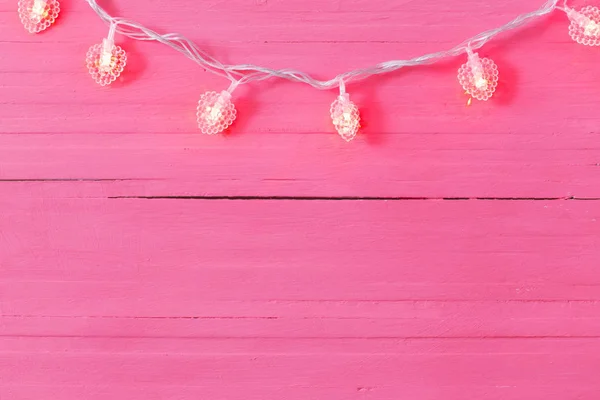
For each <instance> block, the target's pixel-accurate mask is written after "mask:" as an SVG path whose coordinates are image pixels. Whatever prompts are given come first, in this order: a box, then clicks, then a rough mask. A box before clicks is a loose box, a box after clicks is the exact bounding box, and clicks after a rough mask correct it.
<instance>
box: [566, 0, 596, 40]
mask: <svg viewBox="0 0 600 400" xmlns="http://www.w3.org/2000/svg"><path fill="white" fill-rule="evenodd" d="M567 16H568V17H569V19H570V20H571V25H569V35H571V38H572V39H573V40H574V41H576V42H577V43H579V44H583V45H586V46H600V9H598V7H593V6H587V7H584V8H582V9H581V10H579V11H575V10H573V9H572V8H567Z"/></svg>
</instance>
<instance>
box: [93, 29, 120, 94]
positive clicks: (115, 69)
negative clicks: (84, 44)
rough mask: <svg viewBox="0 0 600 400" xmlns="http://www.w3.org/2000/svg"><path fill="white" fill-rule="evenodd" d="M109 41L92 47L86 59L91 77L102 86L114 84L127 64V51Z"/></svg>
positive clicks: (105, 40)
mask: <svg viewBox="0 0 600 400" xmlns="http://www.w3.org/2000/svg"><path fill="white" fill-rule="evenodd" d="M107 40H108V39H104V42H102V43H99V44H95V45H93V46H92V47H90V49H89V50H88V52H87V55H86V59H85V61H86V65H87V68H88V71H89V73H90V75H91V76H92V78H94V80H95V81H96V82H97V83H98V84H99V85H102V86H106V85H110V84H111V83H113V82H114V81H115V80H116V79H117V78H118V77H119V76H120V75H121V73H122V72H123V69H124V68H125V65H126V64H127V53H125V50H123V49H122V48H121V47H119V46H116V45H115V44H114V43H110V42H107Z"/></svg>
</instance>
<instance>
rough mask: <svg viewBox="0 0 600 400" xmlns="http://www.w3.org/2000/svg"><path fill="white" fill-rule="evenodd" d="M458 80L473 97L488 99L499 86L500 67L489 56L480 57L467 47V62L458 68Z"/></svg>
mask: <svg viewBox="0 0 600 400" xmlns="http://www.w3.org/2000/svg"><path fill="white" fill-rule="evenodd" d="M458 81H459V82H460V84H461V85H462V87H463V89H464V90H465V92H466V94H468V95H470V96H471V98H475V99H477V100H483V101H486V100H488V99H489V98H491V97H492V95H493V94H494V92H495V91H496V87H497V86H498V67H497V66H496V64H495V63H494V62H493V61H492V60H490V59H489V58H480V57H479V54H477V53H473V51H472V50H471V48H470V47H467V62H466V63H465V64H463V65H462V66H461V67H460V69H459V70H458ZM471 98H469V102H468V104H469V105H470V104H471Z"/></svg>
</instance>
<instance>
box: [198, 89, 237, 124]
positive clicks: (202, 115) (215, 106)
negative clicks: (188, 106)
mask: <svg viewBox="0 0 600 400" xmlns="http://www.w3.org/2000/svg"><path fill="white" fill-rule="evenodd" d="M236 115H237V112H236V110H235V106H234V105H233V103H232V102H231V93H229V92H228V91H226V90H224V91H222V92H221V93H217V92H207V93H204V94H203V95H202V96H201V97H200V101H198V108H197V111H196V119H197V121H198V128H200V131H201V132H202V133H205V134H207V135H214V134H216V133H220V132H223V131H224V130H225V129H227V128H228V127H229V126H231V124H233V121H235V118H236Z"/></svg>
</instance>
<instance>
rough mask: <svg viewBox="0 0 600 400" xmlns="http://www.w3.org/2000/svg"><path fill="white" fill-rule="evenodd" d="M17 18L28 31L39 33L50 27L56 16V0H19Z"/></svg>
mask: <svg viewBox="0 0 600 400" xmlns="http://www.w3.org/2000/svg"><path fill="white" fill-rule="evenodd" d="M18 7H19V8H18V10H19V18H20V19H21V22H22V23H23V26H24V27H25V29H27V30H28V31H29V32H30V33H39V32H41V31H44V30H46V29H48V28H49V27H50V25H52V24H53V23H54V21H56V18H58V14H59V13H60V4H59V3H58V0H19V4H18Z"/></svg>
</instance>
